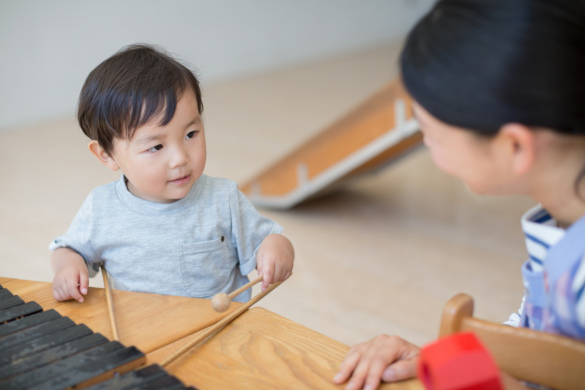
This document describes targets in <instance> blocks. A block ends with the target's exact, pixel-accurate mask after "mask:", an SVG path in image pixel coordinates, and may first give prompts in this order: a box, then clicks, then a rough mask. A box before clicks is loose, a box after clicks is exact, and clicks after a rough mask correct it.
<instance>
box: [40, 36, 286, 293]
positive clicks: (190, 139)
mask: <svg viewBox="0 0 585 390" xmlns="http://www.w3.org/2000/svg"><path fill="white" fill-rule="evenodd" d="M202 113H203V103H202V100H201V90H200V87H199V82H198V80H197V78H196V77H195V76H194V75H193V73H192V72H191V71H190V70H189V69H187V68H186V67H185V66H184V65H182V64H180V63H179V62H178V61H176V60H175V59H173V58H172V57H171V56H170V55H168V54H166V53H164V52H162V51H161V50H158V49H156V48H154V47H150V46H146V45H133V46H129V47H126V48H124V49H122V50H121V51H120V52H118V53H117V54H115V55H113V56H112V57H110V58H108V59H107V60H105V61H104V62H102V63H101V64H100V65H98V66H97V67H96V68H95V69H94V70H93V71H92V72H91V73H90V74H89V76H88V77H87V80H86V81H85V84H84V85H83V88H82V91H81V94H80V98H79V105H78V112H77V114H78V120H79V124H80V126H81V129H82V130H83V132H84V133H85V134H86V135H87V136H88V137H89V138H90V139H91V141H90V142H89V150H90V152H91V153H92V154H93V155H94V156H95V157H96V158H97V159H98V160H99V161H100V162H101V163H102V164H103V165H105V166H106V167H108V168H109V169H111V170H113V171H117V170H120V171H121V172H122V177H121V178H120V179H119V180H117V181H115V182H113V183H110V184H106V185H104V186H101V187H98V188H96V189H94V190H93V191H92V192H91V193H90V194H89V196H88V197H87V199H86V200H85V202H84V203H83V205H82V206H81V209H80V210H79V211H78V213H77V215H76V216H75V218H74V219H73V221H72V223H71V226H70V227H69V229H68V231H67V232H66V233H65V234H64V235H62V236H60V237H57V238H55V239H54V240H53V241H52V242H51V244H50V249H51V250H53V254H52V256H51V263H52V267H53V271H54V273H55V277H54V279H53V295H54V297H55V299H57V300H59V301H63V300H68V299H76V300H78V301H80V302H83V296H84V295H85V294H87V291H88V290H87V289H88V277H89V276H95V274H96V273H97V271H98V269H99V266H100V264H103V265H104V267H105V268H106V270H107V271H108V274H109V275H110V277H111V278H112V282H113V286H114V287H115V288H118V289H123V290H131V291H141V292H150V293H157V294H166V295H180V296H189V297H198V298H210V297H212V296H213V295H215V294H216V293H219V292H224V293H229V292H231V291H233V290H235V289H237V288H239V287H241V286H242V285H244V284H246V283H247V282H248V278H247V275H248V273H250V272H251V271H252V270H253V269H254V268H257V270H258V273H259V274H261V275H264V280H263V282H262V286H261V289H262V290H264V289H266V288H267V287H268V285H269V284H271V283H274V282H278V281H283V280H286V279H287V278H288V277H289V276H290V275H291V272H292V267H293V260H294V250H293V247H292V244H291V243H290V241H289V240H288V239H287V238H285V237H284V236H283V235H281V233H282V230H283V228H282V227H281V226H279V225H278V224H276V223H275V222H273V221H271V220H269V219H268V218H266V217H263V216H262V215H260V214H259V213H258V212H257V211H256V210H255V209H254V207H253V206H252V205H251V204H250V202H249V201H248V200H247V199H246V197H245V196H244V195H243V194H242V193H241V192H240V191H239V190H238V189H237V187H236V184H235V183H234V182H231V181H229V180H227V179H221V178H212V177H208V176H206V175H204V174H203V170H204V167H205V161H206V145H205V131H204V126H203V120H202V118H201V115H202ZM250 295H251V292H250V289H248V290H247V291H245V292H243V293H242V294H240V295H238V296H237V297H236V298H235V299H234V300H236V301H240V302H245V301H247V300H249V299H250Z"/></svg>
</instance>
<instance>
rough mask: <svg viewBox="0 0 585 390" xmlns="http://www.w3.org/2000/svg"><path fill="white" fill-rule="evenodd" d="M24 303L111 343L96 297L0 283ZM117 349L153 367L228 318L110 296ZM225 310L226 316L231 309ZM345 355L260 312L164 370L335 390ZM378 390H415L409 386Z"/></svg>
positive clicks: (185, 304)
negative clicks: (69, 297)
mask: <svg viewBox="0 0 585 390" xmlns="http://www.w3.org/2000/svg"><path fill="white" fill-rule="evenodd" d="M0 284H2V285H3V286H4V287H6V288H8V289H9V290H10V291H11V292H12V293H13V294H15V295H18V296H20V297H21V298H22V299H23V300H24V301H26V302H29V301H35V302H37V303H38V304H39V305H41V307H43V309H44V310H49V309H55V310H57V311H58V312H59V313H61V314H62V315H65V316H68V317H70V318H71V319H72V320H73V321H75V322H77V323H83V324H85V325H87V326H89V327H90V328H91V329H92V330H93V331H94V332H99V333H102V334H103V335H104V336H106V337H109V338H110V339H111V338H112V332H111V329H110V323H109V319H108V312H107V306H106V300H105V294H104V290H103V289H99V288H90V291H89V293H88V295H87V296H86V299H85V302H84V303H79V302H76V301H68V302H57V301H55V300H54V298H53V294H52V290H51V283H44V282H31V281H25V280H18V279H9V278H2V277H0ZM112 294H113V300H114V310H115V312H116V321H117V324H118V330H119V333H120V341H121V342H122V343H123V344H125V345H133V346H136V347H137V348H139V349H141V350H142V351H143V352H144V353H146V354H147V363H148V364H152V363H159V362H161V361H162V360H164V359H165V358H166V357H167V356H169V355H170V354H172V353H173V352H174V351H176V350H177V349H178V348H180V347H181V346H182V345H184V344H186V343H187V342H188V341H189V340H190V339H192V338H193V337H195V336H196V335H197V332H199V331H200V330H201V329H203V328H205V327H207V326H209V325H211V324H213V323H215V322H217V321H218V320H219V319H221V318H222V317H223V316H225V315H227V314H228V313H229V311H228V312H226V313H222V314H218V313H216V312H214V311H213V309H212V308H211V305H210V303H209V300H206V299H197V298H185V297H174V296H164V295H157V294H146V293H136V292H129V291H121V290H115V291H112ZM239 305H241V304H238V303H232V306H231V307H230V310H233V309H235V308H237V307H238V306H239ZM348 349H349V347H348V346H347V345H344V344H342V343H340V342H338V341H335V340H332V339H330V338H328V337H326V336H324V335H322V334H319V333H317V332H315V331H313V330H311V329H308V328H306V327H304V326H302V325H299V324H297V323H295V322H293V321H291V320H288V319H286V318H284V317H281V316H279V315H277V314H275V313H272V312H270V311H268V310H266V309H263V308H258V307H256V308H253V309H251V310H249V311H247V312H246V313H244V314H242V315H241V316H240V317H238V318H237V319H236V320H234V321H233V322H232V323H231V324H230V325H228V326H227V327H226V328H224V329H223V330H222V331H221V332H219V333H217V334H216V335H215V336H213V337H211V338H210V339H208V340H207V341H206V342H205V343H204V344H202V345H200V346H199V347H196V348H194V349H193V350H192V351H189V352H188V353H187V354H186V355H185V356H182V357H181V358H179V359H178V360H176V361H175V362H173V363H172V364H170V365H169V366H167V367H166V369H167V371H169V372H170V373H171V374H172V375H174V376H176V377H178V378H179V379H181V380H182V381H183V382H184V383H186V384H189V385H193V386H196V387H197V388H199V389H200V390H206V389H228V388H229V389H233V388H238V389H342V388H343V387H344V386H336V385H334V384H333V383H332V381H331V379H332V378H333V376H334V375H335V373H336V372H337V369H338V367H339V364H340V363H341V361H342V360H343V357H344V356H345V354H346V353H347V351H348ZM380 388H381V389H395V390H421V389H423V388H424V387H423V386H422V384H421V383H420V382H419V381H417V380H410V381H405V382H400V383H396V384H385V385H383V386H381V387H380Z"/></svg>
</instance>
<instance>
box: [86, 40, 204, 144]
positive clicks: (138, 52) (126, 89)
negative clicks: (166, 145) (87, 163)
mask: <svg viewBox="0 0 585 390" xmlns="http://www.w3.org/2000/svg"><path fill="white" fill-rule="evenodd" d="M189 92H192V93H194V94H195V97H196V99H197V108H198V109H199V113H200V114H201V113H203V102H202V100H201V89H200V87H199V82H198V80H197V78H196V77H195V75H194V74H193V72H191V71H190V70H189V69H188V68H187V67H186V66H184V65H182V64H180V63H179V62H178V61H176V60H175V59H173V58H172V57H171V56H170V55H169V54H167V53H165V52H163V51H162V50H160V49H157V48H155V47H153V46H149V45H130V46H127V47H124V48H123V49H121V50H120V51H119V52H118V53H116V54H114V55H113V56H111V57H110V58H108V59H107V60H105V61H104V62H102V63H101V64H99V65H98V66H97V67H96V68H95V69H94V70H92V71H91V73H90V74H89V75H88V76H87V79H86V80H85V83H84V84H83V88H82V89H81V93H80V95H79V103H78V106H77V119H78V121H79V125H80V126H81V129H82V130H83V132H84V133H85V135H87V136H88V137H89V138H91V139H92V140H97V141H98V143H99V145H100V146H101V147H102V148H103V149H104V150H105V151H106V152H107V153H111V152H112V148H113V141H114V139H115V138H122V139H124V138H128V139H129V138H132V136H133V134H134V131H135V130H136V128H138V127H140V126H142V125H144V124H146V123H148V122H149V121H151V120H152V119H155V118H159V117H160V121H159V125H160V126H164V125H166V124H167V123H169V122H170V121H171V119H172V118H173V115H174V114H175V109H176V107H177V101H178V100H179V99H180V98H181V96H182V95H183V93H189Z"/></svg>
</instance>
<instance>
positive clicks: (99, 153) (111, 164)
mask: <svg viewBox="0 0 585 390" xmlns="http://www.w3.org/2000/svg"><path fill="white" fill-rule="evenodd" d="M88 148H89V151H90V152H91V154H93V155H94V156H96V157H97V159H98V160H99V161H100V162H101V163H102V164H104V165H105V166H106V167H108V168H110V169H111V170H112V171H117V170H118V169H120V166H118V163H117V162H116V160H114V159H113V158H112V156H110V155H109V154H108V152H106V151H105V150H104V149H103V148H102V147H101V146H100V144H99V143H98V142H97V141H96V140H92V141H90V142H89V145H88Z"/></svg>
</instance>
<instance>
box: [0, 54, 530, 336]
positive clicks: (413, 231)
mask: <svg viewBox="0 0 585 390" xmlns="http://www.w3.org/2000/svg"><path fill="white" fill-rule="evenodd" d="M398 49H399V45H387V46H383V47H378V48H373V49H370V50H366V51H363V52H359V53H353V54H351V55H347V56H342V57H338V58H333V59H330V60H327V61H321V62H319V63H314V64H308V65H304V66H300V67H296V68H291V69H286V70H281V71H278V72H274V73H268V74H261V75H256V76H250V77H248V78H244V79H239V80H233V81H231V82H226V83H223V84H216V85H204V88H203V93H204V104H205V126H206V132H207V142H208V163H207V168H206V173H207V174H208V175H211V176H223V177H228V178H230V179H233V180H235V181H238V182H244V181H245V180H246V179H249V178H250V177H252V176H254V175H255V174H256V173H258V172H259V171H260V170H262V169H263V168H264V167H265V166H267V165H268V164H270V163H271V162H272V161H275V160H277V159H278V158H279V157H281V156H282V155H283V154H284V153H286V152H288V151H290V150H292V149H294V148H295V146H297V145H299V144H300V143H302V142H303V141H305V140H306V139H307V138H309V137H311V136H312V135H314V134H315V133H316V132H318V131H319V130H320V129H322V128H323V127H325V126H326V125H328V124H329V123H330V122H332V121H333V120H335V119H336V118H337V117H339V116H341V115H342V114H343V113H345V112H346V111H347V110H349V109H351V108H352V107H353V106H355V105H356V104H358V103H359V102H360V101H361V100H363V99H364V98H366V97H367V96H369V95H370V94H371V93H373V92H375V91H376V90H377V89H379V88H381V87H382V86H383V85H385V84H386V83H387V82H388V81H390V80H391V79H393V78H394V77H395V76H396V74H397V70H396V68H397V67H396V61H397V53H398ZM80 87H81V86H80ZM31 110H34V107H31ZM71 112H72V114H71V117H69V118H63V119H61V120H57V121H51V122H47V123H38V124H35V125H32V126H28V127H26V128H20V129H15V130H14V131H8V132H3V133H0V166H1V167H2V168H1V170H0V179H1V181H2V183H3V185H2V188H1V189H0V256H1V261H0V276H4V277H13V278H22V279H29V280H38V281H50V280H52V272H51V269H50V265H49V256H50V252H49V250H48V249H47V246H48V243H49V242H50V240H51V239H52V238H53V237H54V236H56V235H59V234H61V233H63V232H64V231H65V230H66V229H67V227H68V226H69V223H70V222H71V219H72V217H73V216H74V214H75V213H76V211H77V209H78V208H79V206H80V205H81V203H82V202H83V200H84V199H85V197H86V196H87V194H88V193H89V191H91V189H92V188H94V187H95V186H97V185H100V184H104V183H107V182H109V181H112V180H116V179H117V178H118V174H115V173H112V172H110V171H108V170H107V169H106V168H105V167H103V166H102V165H101V164H99V163H98V162H97V160H95V158H94V157H93V156H91V155H90V153H89V152H88V151H87V147H86V145H87V140H86V139H85V136H84V135H83V134H82V133H81V131H80V130H79V129H78V127H77V124H76V121H75V119H74V114H73V113H74V107H71ZM16 130H17V131H16ZM532 205H533V203H532V201H530V200H527V199H520V198H501V199H500V198H492V197H483V198H480V197H476V196H474V195H472V194H470V193H469V192H468V191H467V189H466V188H465V186H464V185H463V184H461V183H460V182H458V181H457V180H455V179H452V178H450V177H448V176H446V175H444V174H443V173H441V172H440V171H438V170H437V169H436V168H435V167H434V166H433V164H432V161H431V159H430V157H429V154H428V153H427V151H426V150H425V149H422V148H421V149H419V150H417V151H416V152H414V153H412V154H410V155H409V156H407V157H405V158H404V159H402V160H401V161H399V162H398V163H396V164H394V165H392V166H389V167H387V168H386V169H384V170H382V171H380V172H378V173H376V174H374V175H371V176H367V177H363V178H360V179H358V180H355V181H353V182H352V183H349V184H348V185H347V186H345V187H344V188H342V189H340V190H339V191H338V192H335V193H333V194H331V195H329V196H327V197H324V198H321V199H318V200H315V201H312V202H310V203H307V204H303V205H301V206H299V207H296V208H294V209H293V210H291V211H286V212H276V211H270V210H264V211H263V212H264V213H265V214H266V215H267V216H269V217H270V218H273V219H274V220H276V221H277V222H279V223H280V224H281V225H283V226H284V227H285V234H286V235H287V236H288V237H289V238H290V239H291V241H292V242H293V244H294V246H295V249H296V253H297V260H296V263H295V269H294V275H293V276H292V278H291V279H290V280H289V281H287V282H286V283H284V284H283V285H282V286H281V287H279V288H278V290H276V291H275V292H273V293H272V294H271V295H270V296H269V297H267V298H266V299H264V300H263V301H261V302H260V304H259V305H260V306H262V307H265V308H267V309H269V310H271V311H274V312H276V313H278V314H280V315H283V316H285V317H287V318H289V319H291V320H294V321H296V322H298V323H301V324H303V325H306V326H308V327H309V328H311V329H314V330H316V331H318V332H321V333H323V334H325V335H327V336H330V337H332V338H334V339H337V340H339V341H342V342H343V343H346V344H353V343H356V342H359V341H364V340H367V339H369V338H371V337H374V336H375V335H377V334H379V333H389V334H392V333H393V334H398V335H401V336H403V337H405V338H407V339H409V340H411V341H413V342H416V343H424V342H427V341H430V340H431V339H433V338H434V337H436V333H437V332H438V324H439V316H440V312H441V308H442V305H443V304H444V303H445V302H446V301H447V300H448V299H449V298H450V297H451V296H452V295H454V294H455V293H457V292H466V293H469V294H471V295H472V296H474V297H475V298H476V313H477V315H478V316H480V317H483V318H486V319H490V320H494V321H504V320H506V319H507V317H508V315H509V314H510V312H512V311H515V310H516V309H517V308H518V306H519V304H520V300H521V297H522V282H521V274H520V265H521V264H522V262H523V261H524V259H525V257H526V254H525V249H524V246H523V237H522V233H521V230H520V222H519V218H520V216H521V214H522V213H523V212H524V211H525V209H527V208H528V207H530V206H532ZM91 285H92V286H101V277H99V276H98V277H97V278H95V279H92V281H91Z"/></svg>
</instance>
